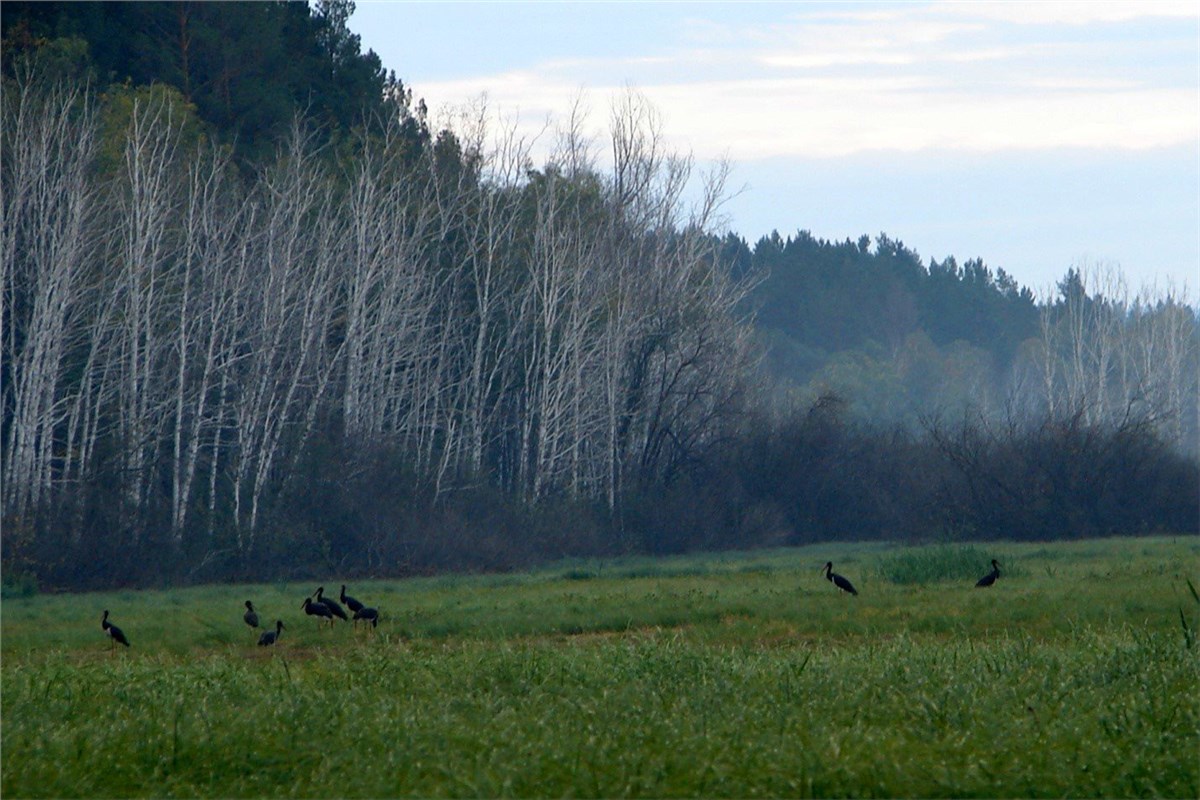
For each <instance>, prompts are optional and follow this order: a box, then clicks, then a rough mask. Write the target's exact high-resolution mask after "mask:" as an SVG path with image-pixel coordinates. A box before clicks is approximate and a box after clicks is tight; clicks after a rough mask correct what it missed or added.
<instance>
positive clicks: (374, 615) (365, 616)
mask: <svg viewBox="0 0 1200 800" xmlns="http://www.w3.org/2000/svg"><path fill="white" fill-rule="evenodd" d="M360 619H361V620H363V621H364V622H369V623H371V627H372V628H376V627H378V626H379V610H378V609H375V608H367V607H366V606H361V607H360V608H359V609H358V610H357V611H355V612H354V621H355V622H357V621H358V620H360Z"/></svg>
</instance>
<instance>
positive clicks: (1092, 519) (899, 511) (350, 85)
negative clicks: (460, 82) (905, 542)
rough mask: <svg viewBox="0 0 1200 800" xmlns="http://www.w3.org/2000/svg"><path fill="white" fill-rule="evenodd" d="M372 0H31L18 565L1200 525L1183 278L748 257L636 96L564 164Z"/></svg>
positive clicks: (17, 434) (15, 125)
mask: <svg viewBox="0 0 1200 800" xmlns="http://www.w3.org/2000/svg"><path fill="white" fill-rule="evenodd" d="M352 10H353V5H352V4H351V3H349V2H345V1H344V0H341V1H336V2H321V3H317V4H316V5H315V6H313V7H310V6H309V5H307V4H304V3H268V2H262V3H188V2H183V3H28V4H26V3H6V4H5V7H4V14H3V17H2V18H0V21H2V23H3V98H2V99H3V109H2V129H0V135H2V141H0V145H2V150H0V156H2V157H0V167H2V178H3V230H2V241H0V249H2V252H3V310H2V316H0V330H2V336H3V362H2V364H0V369H2V375H0V380H2V383H3V387H2V393H3V429H2V443H3V458H2V463H3V487H2V490H0V500H2V504H3V505H2V514H3V568H4V573H5V580H6V582H7V581H10V579H11V580H18V579H20V580H25V581H26V582H35V581H36V582H37V583H39V584H41V585H43V586H48V587H88V586H111V585H146V584H151V583H166V582H172V581H205V580H221V579H260V580H261V579H268V578H274V577H288V576H301V575H310V574H317V573H321V574H327V573H329V572H330V571H335V572H338V573H340V574H371V575H383V574H406V573H413V572H430V571H437V570H447V569H505V568H511V567H514V566H519V565H523V564H529V563H532V562H534V561H537V560H544V559H548V558H559V557H563V556H569V555H606V554H615V553H624V552H651V553H660V552H678V551H684V550H689V549H699V548H719V547H754V546H763V545H778V544H787V543H794V542H800V541H817V540H821V539H825V538H856V539H865V538H888V539H897V538H910V539H925V538H937V537H941V538H1057V537H1080V536H1090V535H1101V534H1113V533H1119V534H1136V533H1141V532H1148V531H1159V530H1167V531H1181V532H1189V531H1195V530H1196V529H1197V527H1198V524H1197V511H1198V507H1200V470H1198V467H1197V460H1196V459H1197V429H1196V424H1197V416H1198V412H1197V406H1196V404H1197V393H1198V389H1197V373H1198V372H1200V369H1198V366H1197V358H1198V354H1200V325H1198V324H1197V317H1196V313H1195V311H1194V309H1193V308H1191V307H1190V306H1189V305H1188V304H1187V303H1186V298H1183V297H1180V296H1179V295H1178V294H1175V293H1173V292H1172V291H1157V292H1151V291H1145V290H1139V291H1137V292H1133V293H1131V292H1130V290H1129V289H1127V288H1126V287H1125V286H1124V284H1123V282H1122V280H1121V276H1120V274H1119V271H1115V270H1113V269H1111V268H1109V269H1097V268H1092V267H1088V266H1087V265H1071V266H1070V268H1069V269H1067V270H1066V271H1065V273H1064V277H1063V279H1062V281H1061V282H1060V284H1059V287H1058V288H1059V292H1058V294H1057V295H1056V296H1055V297H1049V298H1038V297H1035V295H1034V294H1033V293H1032V292H1031V291H1029V290H1028V289H1026V288H1023V287H1021V286H1019V285H1018V284H1017V283H1016V282H1015V281H1014V280H1013V279H1012V278H1011V277H1010V276H1009V275H1007V274H1006V273H1004V272H1003V271H1002V270H995V271H993V270H991V269H990V268H989V267H987V266H986V265H985V264H984V263H983V262H982V261H980V260H970V261H966V262H965V263H964V264H963V265H961V266H960V265H959V264H958V263H957V261H956V260H955V259H954V258H953V257H947V258H946V259H945V260H943V261H941V262H938V261H933V260H931V261H929V262H928V263H927V264H926V263H924V262H923V261H922V260H921V258H920V257H919V256H918V255H917V254H916V253H915V252H913V251H912V250H910V249H908V248H906V247H905V246H904V245H903V243H901V242H899V241H896V240H893V239H891V238H889V237H888V236H887V235H884V234H880V235H879V236H878V237H876V238H875V239H874V240H872V239H870V238H869V237H867V236H863V237H862V238H860V239H859V240H858V241H857V242H852V241H846V242H840V243H839V242H827V241H824V240H819V239H816V238H814V237H813V236H811V235H810V234H809V233H807V232H805V231H799V232H798V233H797V234H796V235H794V236H789V237H787V238H784V237H781V236H780V235H779V234H778V233H772V234H771V235H769V236H766V237H763V238H761V239H759V240H758V241H757V242H756V243H754V244H753V246H751V245H750V244H748V242H747V241H746V240H745V239H743V238H742V237H740V236H738V235H736V234H734V233H729V232H725V231H722V230H719V229H718V227H717V224H716V219H717V216H718V215H717V213H716V211H717V209H718V208H719V206H720V203H721V201H722V199H723V198H724V181H725V179H726V177H727V174H728V172H727V167H723V166H718V167H717V168H715V169H714V170H713V171H712V172H710V173H706V174H701V173H700V172H699V171H698V170H697V169H696V168H695V165H694V163H693V161H692V159H691V158H690V157H688V156H687V155H686V154H679V153H674V152H670V151H669V150H667V149H666V148H665V146H664V140H663V137H662V132H661V122H660V121H659V119H658V117H657V115H656V113H655V110H654V109H653V108H652V107H651V106H650V105H649V104H648V103H647V102H646V101H645V99H644V98H642V97H640V96H639V95H638V94H637V93H636V92H633V91H630V92H628V93H627V94H626V96H625V97H623V98H622V99H621V100H620V101H619V102H618V103H616V104H615V105H614V107H613V108H612V110H611V114H610V125H609V141H608V142H607V147H608V151H607V153H603V154H602V153H601V152H600V151H598V150H597V149H596V144H595V143H594V142H591V141H590V140H589V138H588V137H586V136H584V135H583V120H581V119H578V118H571V119H567V120H563V121H560V123H559V125H558V127H557V129H556V130H555V131H554V132H553V135H554V148H553V151H552V153H551V154H550V155H549V156H548V157H547V158H546V159H545V161H544V163H540V164H535V163H534V161H533V159H532V157H531V152H532V151H531V146H532V143H531V142H528V141H525V140H522V139H520V138H519V137H516V136H515V135H513V134H512V132H511V131H503V130H502V131H494V130H488V128H487V126H486V124H485V123H484V119H485V115H484V113H483V111H482V110H481V109H477V110H476V112H475V113H464V114H463V115H462V117H461V119H460V120H459V121H458V122H457V123H456V124H455V125H454V126H453V127H452V128H446V129H442V130H434V129H432V128H431V127H430V123H429V121H428V119H427V115H426V114H425V110H424V104H423V103H422V102H421V101H419V100H417V101H415V102H414V99H413V97H412V95H411V93H410V92H409V91H408V90H407V89H406V87H405V86H404V85H403V83H402V82H401V81H400V80H399V79H397V78H396V76H395V75H394V74H389V73H386V72H385V71H384V70H383V68H382V65H381V64H380V62H379V59H378V58H377V57H376V56H375V55H374V54H373V53H369V52H368V53H366V54H364V53H362V52H361V48H360V43H359V41H358V38H357V37H356V36H354V35H353V34H352V33H350V32H349V30H348V29H347V27H346V21H347V19H348V18H349V16H350V13H351V12H352ZM697 184H698V185H699V186H701V187H702V189H701V190H700V191H699V192H692V191H689V190H688V187H689V186H693V185H697ZM692 197H698V198H699V199H695V200H692V199H689V198H692Z"/></svg>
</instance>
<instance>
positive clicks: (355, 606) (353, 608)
mask: <svg viewBox="0 0 1200 800" xmlns="http://www.w3.org/2000/svg"><path fill="white" fill-rule="evenodd" d="M341 600H342V602H343V603H345V604H346V608H348V609H350V613H351V614H352V615H353V617H354V627H356V628H357V627H358V620H359V616H358V612H359V611H361V610H363V609H364V608H366V606H364V605H363V604H362V603H361V602H359V601H358V600H357V599H356V598H353V597H351V596H350V595H348V594H346V584H344V583H343V584H342V597H341Z"/></svg>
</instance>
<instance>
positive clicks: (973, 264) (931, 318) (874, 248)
mask: <svg viewBox="0 0 1200 800" xmlns="http://www.w3.org/2000/svg"><path fill="white" fill-rule="evenodd" d="M725 255H726V257H727V258H729V259H730V261H731V263H733V264H735V269H737V270H739V271H743V272H746V273H749V274H752V275H757V276H759V282H758V283H757V285H756V289H755V291H754V292H753V294H752V295H751V296H750V298H749V303H750V305H751V307H752V308H753V310H754V312H755V314H756V317H755V321H756V325H757V327H758V329H759V331H760V334H761V337H762V340H763V343H764V347H765V348H766V352H767V356H766V365H767V368H768V370H769V371H770V373H771V374H772V375H774V376H775V377H776V378H777V379H779V380H780V381H782V382H784V383H785V384H790V385H795V386H799V385H804V384H806V383H809V382H816V383H817V384H821V385H822V386H821V388H824V389H829V388H834V389H838V390H841V389H844V388H847V387H848V386H853V389H854V390H853V391H852V392H851V394H854V395H856V397H855V399H856V400H857V401H858V403H859V405H863V406H864V408H865V409H869V410H873V411H875V412H879V413H881V414H882V415H883V416H884V417H887V418H892V417H896V416H898V415H904V414H906V413H909V412H916V411H917V410H918V409H919V408H920V407H921V406H922V405H926V407H927V404H928V403H931V402H936V398H940V400H941V401H943V402H944V401H946V400H947V399H949V398H948V396H947V394H946V390H947V388H948V387H947V386H946V385H945V384H946V382H947V381H948V380H952V379H953V375H952V374H951V373H955V372H961V371H962V370H963V369H970V370H971V371H972V372H978V373H980V374H982V375H983V376H985V377H986V378H987V380H988V382H989V383H996V382H998V381H999V382H1003V381H1002V378H1003V377H1004V376H1005V375H1007V373H1008V372H1009V370H1010V369H1011V368H1012V366H1013V364H1014V362H1015V360H1016V358H1017V355H1018V351H1019V350H1020V348H1021V346H1022V343H1024V342H1026V341H1028V340H1030V339H1033V338H1035V337H1036V336H1037V335H1038V325H1039V311H1038V307H1037V304H1036V301H1035V298H1034V295H1033V292H1032V291H1030V290H1029V289H1028V288H1025V287H1022V286H1020V285H1019V284H1018V283H1017V282H1016V281H1015V280H1014V279H1013V278H1012V277H1011V276H1010V275H1008V274H1007V273H1005V271H1004V270H1002V269H1000V270H996V271H993V270H992V269H990V268H989V267H987V266H986V265H985V264H984V263H983V261H982V260H979V259H973V260H968V261H966V262H965V263H964V264H962V265H961V266H960V265H959V264H958V262H957V260H956V259H955V258H954V257H953V256H951V257H948V258H946V259H945V260H944V261H942V262H938V261H936V260H932V259H931V260H930V261H929V263H928V264H923V263H922V261H921V258H920V256H919V255H918V254H917V253H916V252H915V251H913V250H911V249H909V248H907V247H905V245H904V244H903V242H900V241H898V240H895V239H892V238H890V237H888V236H887V235H886V234H880V235H879V236H878V237H877V238H876V239H875V241H874V242H873V243H872V241H871V240H870V238H869V237H867V236H865V235H864V236H862V237H860V238H859V239H858V241H850V240H848V239H847V240H846V241H843V242H833V241H827V240H825V239H819V238H816V237H814V236H813V235H812V234H810V233H809V232H808V231H803V230H802V231H800V232H799V233H797V234H796V235H794V236H788V237H787V238H783V237H781V236H780V235H779V234H778V233H772V234H771V235H769V236H764V237H762V238H761V239H759V240H758V242H757V243H756V244H755V245H754V246H753V248H750V247H749V246H747V244H746V243H745V242H744V241H743V240H741V239H738V238H737V237H735V236H730V237H728V238H727V239H726V241H725ZM966 362H969V363H966ZM897 367H899V368H900V369H901V371H902V374H897V373H896V372H895V369H896V368H897ZM847 382H848V383H847ZM830 383H833V384H837V385H836V386H832V387H831V386H829V385H828V384H830ZM975 388H978V387H975ZM889 409H890V410H889Z"/></svg>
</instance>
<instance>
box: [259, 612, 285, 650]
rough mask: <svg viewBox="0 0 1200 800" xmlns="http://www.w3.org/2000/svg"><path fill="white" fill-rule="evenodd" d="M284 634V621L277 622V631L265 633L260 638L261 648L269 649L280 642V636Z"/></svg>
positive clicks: (278, 620)
mask: <svg viewBox="0 0 1200 800" xmlns="http://www.w3.org/2000/svg"><path fill="white" fill-rule="evenodd" d="M282 632H283V620H281V619H277V620H275V630H273V631H263V632H262V636H259V637H258V646H259V647H269V646H271V645H273V644H275V643H276V642H278V641H279V634H280V633H282Z"/></svg>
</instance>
